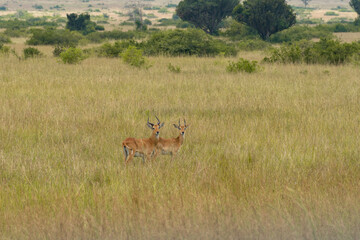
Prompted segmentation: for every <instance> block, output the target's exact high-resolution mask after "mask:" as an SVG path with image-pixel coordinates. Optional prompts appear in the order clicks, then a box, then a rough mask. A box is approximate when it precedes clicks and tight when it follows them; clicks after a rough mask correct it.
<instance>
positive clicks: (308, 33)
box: [269, 25, 333, 43]
mask: <svg viewBox="0 0 360 240" xmlns="http://www.w3.org/2000/svg"><path fill="white" fill-rule="evenodd" d="M332 37H333V35H332V32H331V31H330V30H329V29H327V28H317V27H309V26H299V25H297V26H294V27H292V28H289V29H286V30H284V31H281V32H278V33H276V34H274V35H272V36H271V37H270V39H269V41H270V42H273V43H284V42H296V41H300V40H311V39H314V38H332Z"/></svg>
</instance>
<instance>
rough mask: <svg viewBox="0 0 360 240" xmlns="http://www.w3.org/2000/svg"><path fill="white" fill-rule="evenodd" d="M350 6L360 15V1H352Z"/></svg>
mask: <svg viewBox="0 0 360 240" xmlns="http://www.w3.org/2000/svg"><path fill="white" fill-rule="evenodd" d="M349 4H350V6H351V7H352V8H353V9H354V10H355V12H356V13H357V14H358V15H360V0H350V2H349Z"/></svg>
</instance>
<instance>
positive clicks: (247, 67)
mask: <svg viewBox="0 0 360 240" xmlns="http://www.w3.org/2000/svg"><path fill="white" fill-rule="evenodd" d="M259 69H260V67H259V65H258V63H257V61H249V60H246V59H243V58H240V59H239V61H237V62H231V61H230V62H229V65H228V66H226V71H227V72H233V73H237V72H247V73H253V72H256V71H258V70H259Z"/></svg>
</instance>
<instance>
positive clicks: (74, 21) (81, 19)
mask: <svg viewBox="0 0 360 240" xmlns="http://www.w3.org/2000/svg"><path fill="white" fill-rule="evenodd" d="M66 17H67V19H68V21H67V23H66V28H67V29H69V30H70V31H80V32H82V33H83V34H85V35H86V34H89V33H91V32H95V31H96V30H95V27H96V23H94V22H92V21H90V15H89V14H88V13H82V14H80V15H78V14H76V13H71V14H66Z"/></svg>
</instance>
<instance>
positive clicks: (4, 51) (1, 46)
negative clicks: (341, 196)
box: [0, 43, 10, 54]
mask: <svg viewBox="0 0 360 240" xmlns="http://www.w3.org/2000/svg"><path fill="white" fill-rule="evenodd" d="M9 52H10V47H9V46H4V44H2V43H0V54H8V53H9Z"/></svg>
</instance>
